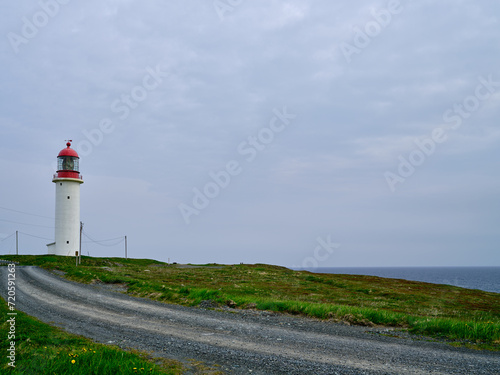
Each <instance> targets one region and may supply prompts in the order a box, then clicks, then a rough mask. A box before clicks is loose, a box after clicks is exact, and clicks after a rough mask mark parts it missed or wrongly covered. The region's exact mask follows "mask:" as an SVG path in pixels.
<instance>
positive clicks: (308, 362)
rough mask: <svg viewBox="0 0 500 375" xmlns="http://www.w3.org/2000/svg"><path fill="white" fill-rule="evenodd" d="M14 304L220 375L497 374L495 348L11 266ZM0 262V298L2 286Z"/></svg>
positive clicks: (61, 323) (98, 338) (498, 357)
mask: <svg viewBox="0 0 500 375" xmlns="http://www.w3.org/2000/svg"><path fill="white" fill-rule="evenodd" d="M16 278H17V284H16V288H17V289H16V301H17V303H16V308H17V309H18V310H21V311H24V312H26V313H28V314H29V315H32V316H34V317H37V318H38V319H40V320H42V321H44V322H47V323H51V324H55V325H58V326H60V327H63V328H64V329H65V330H67V331H69V332H72V333H76V334H81V335H84V336H87V337H89V338H92V339H93V340H95V341H97V342H101V343H113V344H116V345H119V346H120V347H123V348H136V349H140V350H144V351H148V352H152V353H154V355H155V356H158V357H165V358H170V359H176V360H180V361H183V362H185V363H190V361H191V362H192V360H193V359H194V360H195V361H201V362H203V363H205V364H206V365H208V366H215V367H213V368H216V369H218V370H220V371H221V372H223V373H228V374H366V375H371V374H422V375H423V374H484V375H491V374H500V355H499V354H498V353H495V352H488V351H474V350H469V349H465V348H454V347H452V346H450V345H447V344H445V343H440V342H431V341H428V340H425V339H422V338H416V337H413V336H411V335H408V334H404V333H398V332H397V331H394V330H392V329H387V328H380V327H370V328H368V327H354V326H347V325H343V324H336V323H332V322H323V321H316V320H312V319H306V318H300V317H292V316H286V315H281V314H274V313H267V312H261V311H253V310H236V309H229V308H224V309H214V307H216V306H214V305H212V304H211V302H210V301H205V302H204V303H203V304H202V306H201V307H198V308H188V307H182V306H177V305H167V304H162V303H157V302H153V301H148V300H144V299H138V298H133V297H129V296H127V295H124V294H120V293H117V292H116V291H112V290H108V288H104V287H102V286H95V285H94V286H90V285H82V284H78V283H73V282H69V281H66V280H64V279H62V278H60V277H59V276H57V275H55V274H52V273H50V272H47V271H45V270H42V269H39V268H37V267H28V266H26V267H19V266H18V267H17V268H16ZM6 282H7V269H6V267H0V284H1V285H0V295H2V296H3V297H4V298H5V295H6V291H7V285H6Z"/></svg>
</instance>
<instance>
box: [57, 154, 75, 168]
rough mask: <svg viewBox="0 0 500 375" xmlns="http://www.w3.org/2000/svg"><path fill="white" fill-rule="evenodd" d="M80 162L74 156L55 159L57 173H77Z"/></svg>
mask: <svg viewBox="0 0 500 375" xmlns="http://www.w3.org/2000/svg"><path fill="white" fill-rule="evenodd" d="M79 162H80V160H79V159H78V158H76V157H74V156H59V157H58V158H57V170H58V171H75V172H78V171H79V168H80V166H79V164H80V163H79Z"/></svg>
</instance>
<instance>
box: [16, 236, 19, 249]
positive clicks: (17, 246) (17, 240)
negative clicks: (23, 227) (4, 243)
mask: <svg viewBox="0 0 500 375" xmlns="http://www.w3.org/2000/svg"><path fill="white" fill-rule="evenodd" d="M16 255H19V231H18V230H16Z"/></svg>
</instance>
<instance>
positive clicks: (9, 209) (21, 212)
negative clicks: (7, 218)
mask: <svg viewBox="0 0 500 375" xmlns="http://www.w3.org/2000/svg"><path fill="white" fill-rule="evenodd" d="M0 208H1V209H2V210H7V211H12V212H17V213H19V214H24V215H30V216H36V217H43V218H44V219H50V220H54V218H53V217H48V216H43V215H37V214H30V213H29V212H24V211H19V210H13V209H12V208H7V207H1V206H0Z"/></svg>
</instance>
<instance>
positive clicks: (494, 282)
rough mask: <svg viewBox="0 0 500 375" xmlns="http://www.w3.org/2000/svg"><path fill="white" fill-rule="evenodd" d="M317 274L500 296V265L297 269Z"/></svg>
mask: <svg viewBox="0 0 500 375" xmlns="http://www.w3.org/2000/svg"><path fill="white" fill-rule="evenodd" d="M294 269H295V270H304V271H310V272H315V273H330V274H347V275H367V276H379V277H385V278H392V279H405V280H412V281H420V282H427V283H433V284H445V285H453V286H458V287H461V288H467V289H479V290H483V291H486V292H493V293H500V266H402V267H398V266H385V267H369V266H365V267H317V268H311V267H309V268H307V267H301V268H294Z"/></svg>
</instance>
